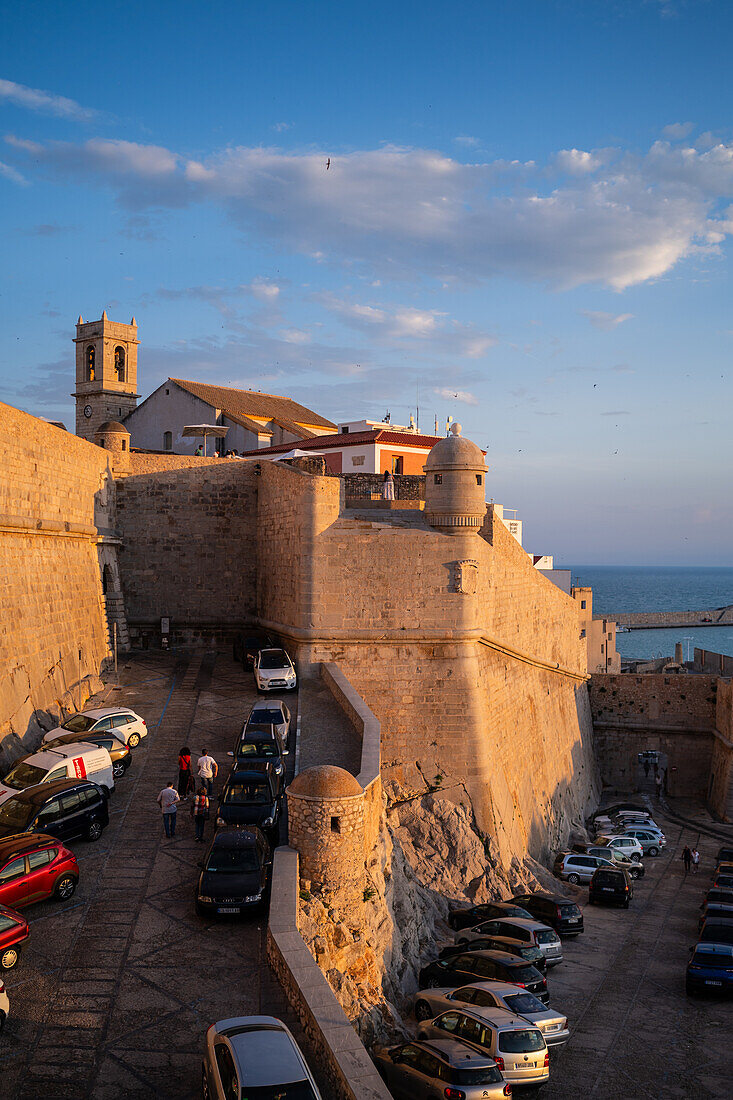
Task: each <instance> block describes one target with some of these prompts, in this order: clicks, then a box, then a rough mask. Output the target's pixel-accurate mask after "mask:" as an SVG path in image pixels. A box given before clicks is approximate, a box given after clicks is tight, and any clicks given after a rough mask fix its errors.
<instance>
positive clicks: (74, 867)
mask: <svg viewBox="0 0 733 1100" xmlns="http://www.w3.org/2000/svg"><path fill="white" fill-rule="evenodd" d="M78 881H79V865H78V863H77V862H76V856H75V855H74V853H73V852H70V851H69V849H68V848H65V847H64V846H63V844H62V843H61V841H60V840H56V839H55V838H54V837H52V836H45V835H44V834H43V833H20V834H18V835H16V836H9V837H6V838H4V839H3V840H0V902H2V904H3V905H12V906H13V908H14V909H22V908H23V907H24V906H26V905H32V904H33V903H34V902H36V901H44V900H45V899H46V898H51V897H53V898H56V899H57V900H58V901H68V899H69V898H70V897H71V896H72V895H73V893H74V891H75V890H76V884H77V882H78Z"/></svg>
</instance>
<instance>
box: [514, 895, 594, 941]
mask: <svg viewBox="0 0 733 1100" xmlns="http://www.w3.org/2000/svg"><path fill="white" fill-rule="evenodd" d="M512 901H515V902H517V904H518V905H522V906H523V907H524V908H525V909H528V910H529V912H530V913H531V914H532V916H533V917H534V919H535V920H538V921H541V922H542V924H548V925H549V926H550V928H554V929H555V931H556V932H558V933H559V934H560V935H561V936H563V935H565V936H577V935H578V933H579V932H582V931H583V914H582V912H581V911H580V907H579V906H578V905H576V904H575V902H574V901H568V899H567V898H564V897H562V895H561V894H546V893H544V892H543V891H541V890H538V891H537V892H536V893H531V894H517V895H516V896H515V897H513V898H512Z"/></svg>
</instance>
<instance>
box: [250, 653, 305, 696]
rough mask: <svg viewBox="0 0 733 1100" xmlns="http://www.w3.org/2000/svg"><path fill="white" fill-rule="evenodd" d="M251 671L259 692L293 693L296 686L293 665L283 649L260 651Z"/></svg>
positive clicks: (296, 680) (296, 681) (296, 679)
mask: <svg viewBox="0 0 733 1100" xmlns="http://www.w3.org/2000/svg"><path fill="white" fill-rule="evenodd" d="M252 670H253V672H254V677H255V686H256V688H257V690H258V691H259V692H264V691H295V690H296V688H297V686H298V678H297V676H296V673H295V665H294V664H293V662H292V661H291V660H290V658H289V657H288V655H287V653H286V652H285V650H284V649H261V650H260V652H259V653H258V654H257V656H256V657H255V661H254V665H253V666H252Z"/></svg>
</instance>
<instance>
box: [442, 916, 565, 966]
mask: <svg viewBox="0 0 733 1100" xmlns="http://www.w3.org/2000/svg"><path fill="white" fill-rule="evenodd" d="M485 936H511V938H512V939H515V940H524V942H525V943H531V944H533V945H534V946H535V947H539V949H540V951H541V952H542V954H543V955H544V956H545V959H546V961H547V965H548V966H555V965H556V964H557V963H561V962H562V940H561V939H560V937H559V936H558V934H557V932H556V931H555V929H554V928H549V927H548V926H547V925H546V924H542V922H541V921H538V920H527V919H526V917H494V919H493V920H485V921H482V922H481V924H477V925H476V926H475V927H474V928H462V929H461V930H460V932H458V933H456V943H457V944H459V943H471V941H472V940H480V939H483V938H484V937H485Z"/></svg>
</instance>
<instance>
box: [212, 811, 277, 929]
mask: <svg viewBox="0 0 733 1100" xmlns="http://www.w3.org/2000/svg"><path fill="white" fill-rule="evenodd" d="M199 866H200V868H201V874H200V875H199V878H198V883H197V884H196V912H197V913H198V914H199V915H204V914H207V913H227V914H235V913H244V912H247V910H249V909H252V908H254V907H255V906H256V907H261V906H262V904H263V898H264V897H265V895H266V893H267V888H268V885H269V881H270V868H271V867H272V853H271V851H270V845H269V844H268V843H267V841H266V839H265V837H264V834H263V833H262V831H261V830H260V829H258V828H256V827H253V826H250V827H248V828H236V827H232V826H228V827H227V826H225V827H224V828H221V829H219V830H218V831H217V832H216V833H215V834H214V838H213V840H212V841H211V844H210V845H209V849H208V851H207V853H206V855H205V857H204V859H203V860H202V861H201V863H200V864H199Z"/></svg>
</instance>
